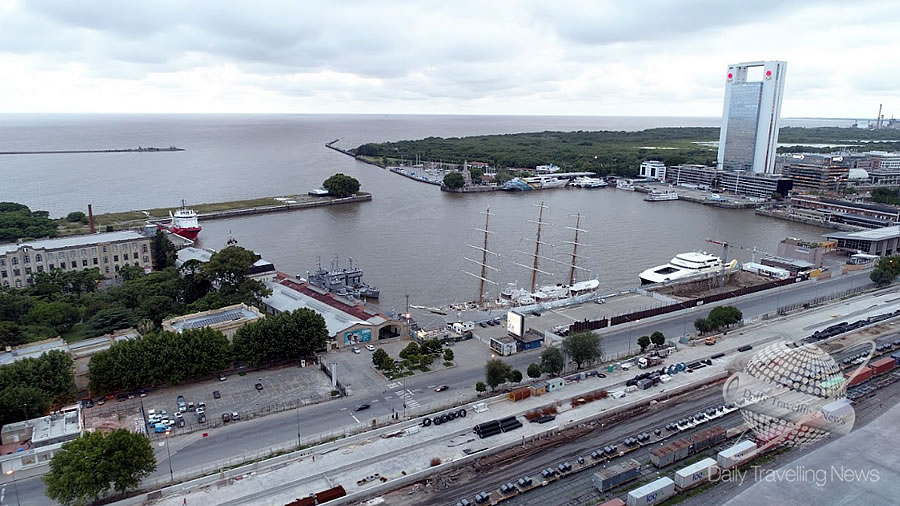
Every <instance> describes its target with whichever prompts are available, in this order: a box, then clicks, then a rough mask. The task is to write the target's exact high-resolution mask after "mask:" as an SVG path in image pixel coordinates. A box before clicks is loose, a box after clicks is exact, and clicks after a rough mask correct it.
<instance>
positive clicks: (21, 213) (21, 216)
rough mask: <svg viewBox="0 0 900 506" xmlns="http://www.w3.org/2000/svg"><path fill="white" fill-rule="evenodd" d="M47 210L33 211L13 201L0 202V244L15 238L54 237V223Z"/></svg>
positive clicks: (13, 240)
mask: <svg viewBox="0 0 900 506" xmlns="http://www.w3.org/2000/svg"><path fill="white" fill-rule="evenodd" d="M48 216H49V213H47V211H34V212H32V211H31V209H29V208H28V206H26V205H22V204H17V203H15V202H0V244H4V243H11V242H15V241H16V240H17V239H38V238H41V237H55V236H56V234H57V230H56V223H55V222H54V221H53V220H51V219H50V218H49V217H48Z"/></svg>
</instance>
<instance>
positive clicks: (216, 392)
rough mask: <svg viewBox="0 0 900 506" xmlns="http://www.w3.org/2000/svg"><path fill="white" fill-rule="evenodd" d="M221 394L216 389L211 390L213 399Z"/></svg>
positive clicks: (218, 397)
mask: <svg viewBox="0 0 900 506" xmlns="http://www.w3.org/2000/svg"><path fill="white" fill-rule="evenodd" d="M221 398H222V394H220V393H219V391H218V390H213V399H221Z"/></svg>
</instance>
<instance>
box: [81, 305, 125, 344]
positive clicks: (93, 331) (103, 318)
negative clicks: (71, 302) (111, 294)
mask: <svg viewBox="0 0 900 506" xmlns="http://www.w3.org/2000/svg"><path fill="white" fill-rule="evenodd" d="M137 322H138V317H137V315H135V314H134V312H133V311H131V310H130V309H128V308H124V307H121V306H116V307H111V308H109V309H101V310H100V311H97V312H96V313H94V314H93V316H91V317H90V318H88V319H87V321H85V322H84V330H83V333H84V335H85V336H87V337H96V336H102V335H104V334H109V333H112V332H115V331H116V330H121V329H127V328H129V327H133V326H134V325H135V324H137Z"/></svg>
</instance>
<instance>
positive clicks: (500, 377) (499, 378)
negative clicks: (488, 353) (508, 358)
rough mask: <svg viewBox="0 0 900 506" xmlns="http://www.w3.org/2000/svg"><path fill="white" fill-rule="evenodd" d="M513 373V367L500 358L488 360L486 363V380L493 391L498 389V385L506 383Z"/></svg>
mask: <svg viewBox="0 0 900 506" xmlns="http://www.w3.org/2000/svg"><path fill="white" fill-rule="evenodd" d="M511 373H512V367H510V365H509V364H507V363H506V362H504V361H502V360H500V359H497V358H495V359H492V360H488V361H487V363H485V364H484V377H485V382H486V383H487V384H488V386H489V387H491V391H494V390H496V389H497V387H498V386H500V385H501V384H503V383H506V381H507V380H508V379H509V375H510V374H511Z"/></svg>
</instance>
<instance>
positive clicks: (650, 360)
mask: <svg viewBox="0 0 900 506" xmlns="http://www.w3.org/2000/svg"><path fill="white" fill-rule="evenodd" d="M661 363H663V360H662V359H661V358H659V357H641V358H639V359H638V367H640V368H641V369H646V368H648V367H653V366H657V365H659V364H661Z"/></svg>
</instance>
